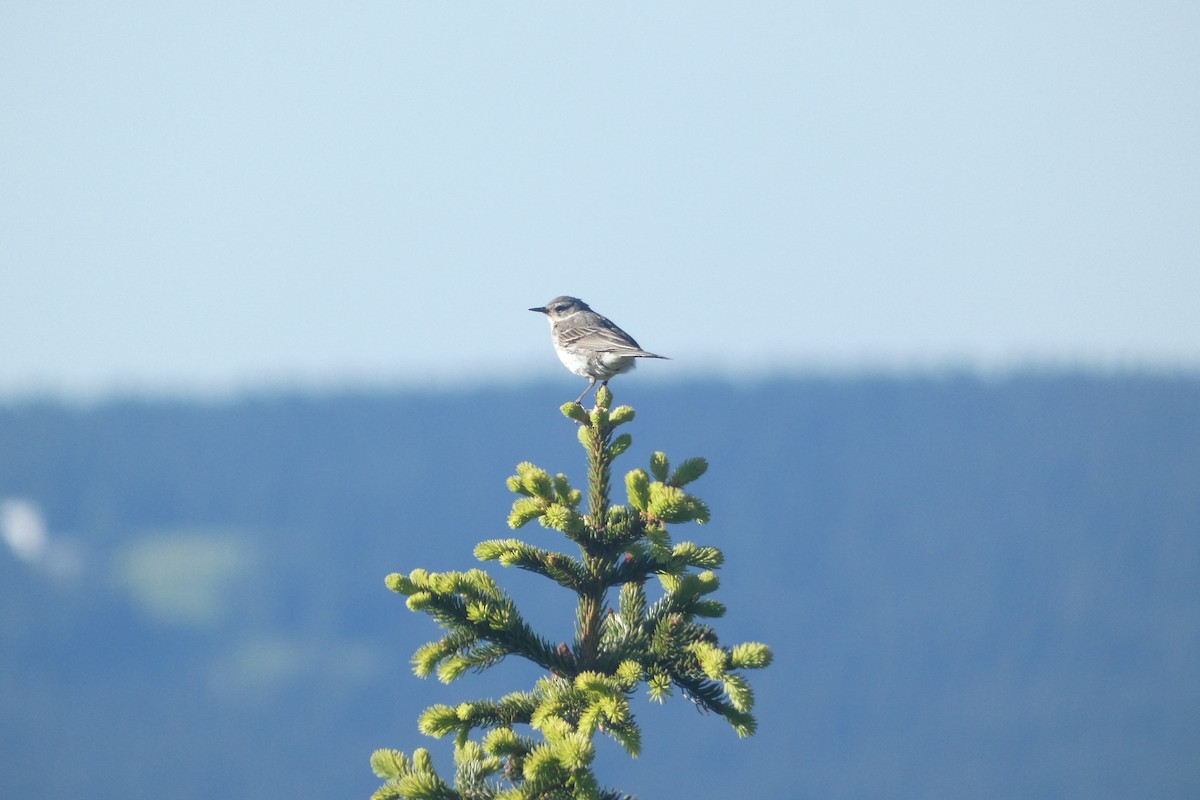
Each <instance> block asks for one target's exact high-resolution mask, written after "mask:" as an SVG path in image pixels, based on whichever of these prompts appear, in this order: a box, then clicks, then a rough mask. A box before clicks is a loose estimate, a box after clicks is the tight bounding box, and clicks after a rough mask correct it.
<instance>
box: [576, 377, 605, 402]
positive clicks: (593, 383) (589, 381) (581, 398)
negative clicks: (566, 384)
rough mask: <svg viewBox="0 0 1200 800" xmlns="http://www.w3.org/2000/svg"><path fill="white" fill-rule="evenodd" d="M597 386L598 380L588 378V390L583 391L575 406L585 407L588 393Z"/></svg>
mask: <svg viewBox="0 0 1200 800" xmlns="http://www.w3.org/2000/svg"><path fill="white" fill-rule="evenodd" d="M605 383H608V381H605ZM595 385H596V379H595V378H588V385H587V388H586V389H584V390H583V394H581V395H579V398H578V399H577V400H576V401H575V404H576V405H580V406H581V405H583V398H584V397H586V396H587V393H588V392H590V391H591V390H592V387H593V386H595Z"/></svg>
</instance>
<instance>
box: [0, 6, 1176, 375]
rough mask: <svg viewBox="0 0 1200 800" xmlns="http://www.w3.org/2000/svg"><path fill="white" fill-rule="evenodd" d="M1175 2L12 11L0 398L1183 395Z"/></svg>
mask: <svg viewBox="0 0 1200 800" xmlns="http://www.w3.org/2000/svg"><path fill="white" fill-rule="evenodd" d="M1197 41H1200V5H1197V4H1195V3H1183V2H1178V3H1166V2H1155V3H1132V2H1126V3H1122V2H1109V3H1082V2H1078V3H1076V2H1072V3H1067V2H1015V3H1003V4H991V5H988V6H985V5H984V4H960V3H906V4H896V3H884V2H878V3H876V2H839V3H807V4H804V3H777V4H775V3H756V4H733V3H730V4H711V3H653V4H646V3H607V4H603V5H592V6H583V5H579V4H551V3H538V4H531V3H505V4H497V3H488V4H485V3H470V4H462V3H460V4H433V3H395V2H389V3H364V4H350V5H348V4H319V3H305V2H287V3H204V4H184V3H162V2H131V3H125V4H117V5H113V4H102V5H97V4H91V3H55V2H45V3H18V4H8V5H7V6H6V7H5V8H4V10H3V11H0V108H3V109H4V110H3V113H2V115H0V186H2V187H3V190H2V191H0V271H2V278H3V280H2V285H3V292H2V296H0V304H2V305H0V395H9V396H11V395H14V394H15V395H21V394H24V393H27V392H47V391H48V392H63V393H67V394H73V395H95V394H103V393H106V392H111V391H130V390H133V391H150V392H158V391H170V392H203V393H212V392H225V391H229V390H237V389H245V388H261V387H270V386H278V385H302V386H336V385H340V384H344V383H350V384H388V385H391V384H399V385H426V384H429V383H435V384H445V383H450V384H454V383H463V382H466V383H471V382H476V381H485V380H487V381H490V380H522V379H524V378H526V377H534V376H540V375H556V374H561V375H562V377H563V378H564V380H572V381H573V380H575V379H573V378H568V377H567V376H566V375H565V373H561V367H560V366H559V365H558V364H557V361H556V360H555V359H554V357H553V354H552V352H551V350H550V346H549V340H548V332H547V329H546V325H545V323H544V321H543V320H541V319H540V318H538V317H535V316H534V315H533V314H530V313H529V312H528V311H526V310H525V309H526V308H528V307H530V306H533V305H540V304H542V303H543V302H545V301H546V300H548V299H549V298H550V297H552V296H554V295H557V294H562V293H570V294H576V295H578V296H581V297H583V298H584V299H586V300H588V301H589V302H590V303H591V304H592V306H593V307H595V308H596V309H597V310H599V311H601V312H602V313H605V314H607V315H609V316H610V317H612V318H613V319H614V320H616V321H617V322H618V324H620V325H622V326H623V327H625V328H626V329H627V330H628V331H629V332H630V333H632V334H633V335H634V336H635V337H637V339H638V340H639V341H640V342H641V344H642V345H643V346H645V347H647V348H648V349H651V350H654V351H655V352H661V353H664V354H667V355H670V356H672V357H673V358H674V360H673V361H672V362H666V363H663V364H660V363H657V362H656V363H654V364H647V365H643V368H642V370H641V374H642V375H643V376H645V375H646V374H647V373H650V372H651V371H652V368H653V370H654V372H655V374H656V376H658V377H664V376H665V377H668V378H669V377H675V376H683V375H689V376H690V375H696V374H706V373H711V372H723V373H730V374H736V375H746V374H755V373H759V372H763V371H780V370H791V369H814V368H816V369H836V370H843V369H851V370H853V369H860V368H863V367H871V368H887V369H907V368H913V367H916V368H921V369H929V368H936V367H939V366H944V365H953V366H958V367H961V366H975V367H980V368H984V369H990V368H996V367H1000V368H1004V367H1008V366H1012V365H1018V364H1025V363H1030V362H1032V363H1036V364H1042V365H1063V364H1077V363H1082V364H1088V365H1099V366H1104V367H1109V366H1138V367H1150V368H1169V369H1170V368H1179V367H1183V368H1187V369H1196V368H1200V313H1197V308H1198V306H1200V146H1198V145H1197V142H1200V55H1198V53H1200V51H1198V50H1197V47H1196V42H1197Z"/></svg>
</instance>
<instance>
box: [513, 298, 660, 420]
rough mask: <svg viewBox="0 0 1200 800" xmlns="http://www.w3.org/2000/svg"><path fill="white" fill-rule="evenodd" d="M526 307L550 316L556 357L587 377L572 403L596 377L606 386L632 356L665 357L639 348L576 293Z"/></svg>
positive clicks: (630, 365) (629, 366) (629, 364)
mask: <svg viewBox="0 0 1200 800" xmlns="http://www.w3.org/2000/svg"><path fill="white" fill-rule="evenodd" d="M529 310H530V311H538V312H541V313H542V314H545V315H546V318H547V319H548V320H550V339H551V341H552V342H553V343H554V352H555V353H557V354H558V360H559V361H561V362H562V363H563V365H564V366H565V367H566V368H567V369H569V370H571V372H574V373H575V374H576V375H578V376H579V377H581V378H587V379H588V385H587V388H586V389H584V390H583V394H581V395H579V399H578V400H576V401H575V402H576V403H582V402H583V398H584V397H586V396H587V393H588V392H590V391H591V390H592V387H593V386H595V385H596V381H600V385H601V386H606V385H607V384H608V382H609V380H610V379H611V378H612V377H614V376H616V375H620V374H621V373H623V372H628V371H629V370H631V369H633V367H634V364H635V363H636V359H639V358H663V359H665V358H666V356H660V355H655V354H654V353H648V352H646V351H645V350H643V349H642V346H641V345H639V344H638V343H637V342H636V341H634V339H633V337H632V336H630V335H629V334H628V333H626V332H625V331H623V330H621V329H620V328H618V327H617V326H616V325H615V324H613V322H612V320H610V319H608V317H605V316H604V315H603V314H597V313H596V312H595V311H592V309H591V307H589V306H588V304H587V303H585V302H583V301H582V300H580V299H579V298H578V297H569V296H567V295H562V296H561V297H556V298H554V299H553V300H551V301H550V302H549V303H546V305H544V306H539V307H535V308H531V309H529Z"/></svg>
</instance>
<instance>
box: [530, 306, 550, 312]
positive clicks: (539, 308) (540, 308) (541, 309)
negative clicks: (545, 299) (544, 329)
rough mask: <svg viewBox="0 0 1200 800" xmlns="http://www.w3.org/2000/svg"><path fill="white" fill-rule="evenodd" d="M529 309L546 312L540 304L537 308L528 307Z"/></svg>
mask: <svg viewBox="0 0 1200 800" xmlns="http://www.w3.org/2000/svg"><path fill="white" fill-rule="evenodd" d="M529 310H530V311H538V312H541V313H542V314H545V313H546V309H544V308H542V307H541V306H539V307H537V308H531V309H529Z"/></svg>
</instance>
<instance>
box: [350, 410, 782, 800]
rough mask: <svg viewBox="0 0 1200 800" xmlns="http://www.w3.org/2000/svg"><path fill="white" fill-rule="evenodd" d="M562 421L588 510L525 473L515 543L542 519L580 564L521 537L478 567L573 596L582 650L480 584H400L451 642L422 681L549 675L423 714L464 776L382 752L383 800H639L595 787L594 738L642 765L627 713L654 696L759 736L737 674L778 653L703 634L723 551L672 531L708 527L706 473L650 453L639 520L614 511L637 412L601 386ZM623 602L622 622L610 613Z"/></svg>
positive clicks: (454, 579)
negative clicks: (448, 744) (573, 438)
mask: <svg viewBox="0 0 1200 800" xmlns="http://www.w3.org/2000/svg"><path fill="white" fill-rule="evenodd" d="M562 412H563V414H564V415H565V416H566V417H567V418H568V419H570V420H573V421H574V422H576V423H577V424H578V434H579V442H580V444H582V445H583V447H584V449H585V450H586V451H587V458H588V485H587V501H588V504H587V510H586V512H585V511H581V510H580V505H581V504H582V502H583V500H584V494H583V492H582V491H580V490H578V489H575V488H573V487H572V486H571V484H570V482H569V481H568V479H567V477H566V476H565V475H562V474H558V475H550V474H549V473H548V472H546V471H545V470H543V469H541V468H539V467H537V466H535V465H534V464H531V463H528V462H525V463H521V464H518V465H517V469H516V474H514V475H512V476H511V477H509V478H508V488H509V489H510V490H511V491H512V492H513V493H514V494H516V495H517V499H516V500H515V501H514V502H513V507H512V511H511V513H510V514H509V517H508V524H509V527H510V528H513V529H517V528H521V527H523V526H525V525H527V524H528V523H530V522H532V521H534V520H537V521H538V522H539V523H540V524H541V525H542V526H543V527H545V528H548V529H551V530H554V531H557V532H558V533H560V534H562V536H564V537H565V538H566V539H567V540H569V541H570V542H571V543H573V544H574V545H575V546H576V548H577V549H578V555H572V554H568V553H563V552H556V551H552V550H548V549H545V548H542V547H538V546H535V545H532V544H529V543H527V542H524V541H522V540H520V539H515V538H506V539H493V540H489V541H485V542H481V543H480V544H479V545H478V546H477V547H476V548H475V555H476V557H477V558H479V559H480V560H481V561H495V562H498V563H499V564H501V565H502V566H506V567H517V568H519V569H523V570H527V571H529V572H533V573H536V574H538V575H541V576H543V577H545V578H548V579H550V580H552V581H554V582H555V583H557V584H558V585H560V586H562V587H564V588H566V589H569V590H570V591H571V592H573V593H574V594H575V595H576V598H577V609H576V613H577V624H576V631H575V639H574V642H572V643H571V644H567V643H565V642H564V643H561V644H558V645H555V644H554V643H552V642H551V641H549V640H547V639H545V638H544V637H542V636H540V635H538V634H537V632H535V631H534V630H533V629H532V628H531V627H530V625H529V624H528V623H527V622H526V621H525V619H524V617H523V616H522V615H521V613H520V611H519V610H518V608H517V607H516V604H515V603H514V601H513V600H512V598H511V597H510V596H509V595H508V594H507V593H506V592H505V591H504V590H503V589H502V588H501V587H500V586H499V585H498V584H497V583H496V581H495V580H494V579H493V578H492V577H491V576H490V575H489V574H488V573H486V572H484V571H483V570H480V569H472V570H468V571H466V572H442V573H434V572H427V571H425V570H421V569H417V570H414V571H412V572H411V573H409V574H408V575H401V574H399V573H395V574H392V575H389V576H388V577H387V586H388V588H390V589H391V590H392V591H394V592H397V593H399V594H402V595H405V596H406V597H407V598H408V600H407V604H408V607H409V608H410V609H411V610H413V611H420V612H424V613H426V614H429V615H430V616H432V617H433V618H434V620H436V621H437V623H438V624H439V625H440V626H441V627H442V628H443V629H444V631H445V634H444V635H443V636H442V637H441V638H440V639H438V640H436V641H433V642H430V643H428V644H426V645H424V646H423V647H421V648H419V649H418V650H417V652H416V653H415V654H414V655H413V659H412V661H413V670H414V672H415V673H416V674H417V675H418V676H420V677H422V678H424V677H428V676H430V675H434V674H436V675H437V677H438V679H439V680H441V681H443V682H446V683H449V682H451V681H453V680H455V679H457V678H459V677H461V676H462V675H463V674H464V673H466V672H468V671H480V670H484V669H487V668H489V667H491V666H493V665H495V664H497V663H499V662H500V661H501V660H503V659H505V658H507V657H509V656H518V657H520V658H524V659H527V660H528V661H531V662H533V663H534V664H536V665H538V666H539V667H541V668H543V669H544V670H545V671H546V676H545V677H543V678H541V679H540V680H538V681H537V683H536V684H535V685H534V686H533V688H532V689H530V690H529V691H522V692H514V693H512V694H509V695H506V696H504V697H502V698H500V699H499V700H476V701H468V702H464V703H460V704H458V705H457V706H453V707H452V706H447V705H435V706H433V707H431V708H428V709H426V710H425V711H424V713H422V714H421V717H420V719H419V721H418V727H419V729H420V730H421V732H422V733H425V734H427V735H429V736H433V737H438V738H440V737H445V736H452V737H453V739H454V763H455V774H454V776H453V777H452V778H450V779H447V778H443V777H442V776H441V775H439V774H438V772H437V770H436V769H435V768H434V765H433V762H432V759H431V758H430V755H429V752H428V751H427V750H425V749H423V748H421V749H417V750H415V751H414V752H413V753H412V756H411V757H409V756H406V755H405V754H403V753H400V752H398V751H395V750H378V751H376V752H375V753H374V755H373V756H372V758H371V765H372V768H373V769H374V771H375V774H376V775H378V776H379V777H380V778H383V779H384V780H385V783H384V784H383V786H382V787H380V789H379V790H378V791H377V792H376V793H375V794H374V795H373V800H400V798H404V799H405V800H418V799H419V800H535V798H536V799H538V800H558V799H559V798H562V799H563V800H566V799H567V798H571V799H572V800H618V798H628V795H624V794H621V793H620V792H617V791H614V790H611V789H605V788H602V787H601V786H600V785H599V783H598V782H597V779H596V776H595V774H594V773H593V770H592V761H593V759H594V756H595V744H594V739H595V736H596V734H597V733H600V734H603V735H605V736H608V737H610V738H612V739H613V740H615V741H616V742H617V743H618V744H620V746H621V747H623V748H624V749H625V750H626V752H628V753H629V755H631V756H633V757H635V758H636V757H637V755H638V754H639V753H640V752H641V746H642V734H641V730H640V728H639V727H638V724H637V722H636V720H635V719H634V716H633V714H632V712H631V710H630V699H631V697H632V696H633V695H634V693H635V692H637V690H638V689H639V687H641V686H642V685H643V684H644V685H645V687H646V691H647V693H648V694H649V697H650V698H651V699H653V700H655V701H658V702H663V701H664V700H665V699H666V698H667V697H670V696H672V695H673V694H674V693H675V692H676V691H678V692H679V693H680V694H681V695H682V696H684V697H685V698H687V699H689V700H690V701H692V702H693V703H695V704H696V705H697V706H699V707H700V708H701V709H703V710H706V711H710V712H713V713H715V714H718V715H720V716H721V717H723V718H724V719H725V720H726V721H728V722H729V724H730V725H731V726H732V727H733V730H734V731H735V732H736V733H737V735H738V736H742V737H745V736H750V735H752V734H753V733H754V731H755V720H754V716H753V714H752V713H751V709H752V708H753V706H754V693H753V691H752V690H751V688H750V683H749V681H748V680H747V679H746V677H745V676H744V675H743V674H742V673H743V672H744V671H745V670H749V669H760V668H762V667H766V666H767V665H768V664H770V663H771V650H770V648H768V647H767V646H766V645H764V644H760V643H757V642H749V643H744V644H739V645H736V646H734V647H723V646H721V644H720V642H719V641H718V639H717V634H716V632H715V631H714V630H713V628H712V627H711V625H710V624H709V622H708V621H709V620H712V619H715V618H717V617H720V616H722V615H723V614H724V613H725V606H724V605H722V604H721V603H720V602H719V601H717V600H715V599H713V598H712V594H713V592H714V591H716V589H717V587H718V585H719V581H718V579H717V576H716V573H715V572H714V570H716V569H718V568H719V567H720V566H721V564H722V562H723V561H724V556H723V554H722V553H721V551H720V550H718V549H717V548H715V547H709V546H701V545H697V544H695V543H693V542H689V541H683V542H679V543H675V542H673V540H672V538H671V536H670V534H669V533H668V531H667V525H668V524H680V523H686V522H693V521H694V522H697V523H700V524H704V523H705V522H707V521H708V519H709V510H708V506H706V505H705V504H704V502H703V501H702V500H700V499H699V498H698V497H696V496H695V495H692V494H690V493H689V492H687V491H686V490H685V488H684V487H686V486H687V485H688V484H690V483H692V482H693V481H695V480H696V479H698V478H699V477H701V476H702V475H703V474H704V472H705V470H706V469H707V467H708V464H707V462H706V461H705V460H704V459H703V458H691V459H687V460H686V461H683V462H681V463H680V464H678V465H677V466H676V467H675V468H674V469H673V470H672V469H671V465H670V462H669V461H668V459H667V456H666V455H665V454H664V453H655V454H654V455H653V456H652V457H651V459H650V464H649V469H648V470H643V469H635V470H632V471H631V472H629V473H628V474H627V475H626V476H625V489H626V494H627V498H628V505H611V503H610V496H609V476H610V471H611V466H612V462H613V460H614V459H615V458H616V457H617V456H619V455H620V454H622V453H624V452H625V451H626V450H627V449H629V446H630V444H631V443H632V438H631V437H630V435H629V434H628V433H620V434H618V435H615V436H614V433H615V432H616V430H617V429H618V428H619V427H621V426H622V425H625V424H626V423H628V422H630V421H632V420H633V418H634V410H633V408H632V407H630V406H618V407H616V408H613V407H612V392H611V391H609V389H608V388H607V387H602V388H601V389H600V391H599V392H598V393H597V395H596V405H595V407H594V408H593V409H592V410H591V411H587V410H586V409H584V408H583V407H582V406H581V405H579V404H578V403H568V404H566V405H564V406H563V407H562ZM651 578H655V579H656V580H657V582H658V584H659V586H660V588H661V591H659V592H656V595H658V596H657V598H656V599H655V600H654V601H653V602H650V600H649V598H648V597H647V592H646V585H647V583H648V582H649V580H650V579H651ZM614 595H615V597H616V601H617V605H616V607H615V608H614V607H612V606H610V605H609V600H610V598H611V597H613V596H614Z"/></svg>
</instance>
